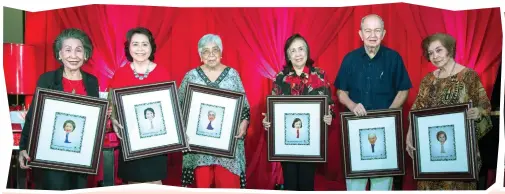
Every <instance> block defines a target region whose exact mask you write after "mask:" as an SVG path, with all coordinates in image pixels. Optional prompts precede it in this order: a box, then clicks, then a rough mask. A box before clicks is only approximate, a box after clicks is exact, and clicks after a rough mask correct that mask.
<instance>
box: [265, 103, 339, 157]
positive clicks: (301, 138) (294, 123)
mask: <svg viewBox="0 0 505 194" xmlns="http://www.w3.org/2000/svg"><path fill="white" fill-rule="evenodd" d="M267 110H268V121H270V122H271V127H270V129H269V130H268V161H288V162H312V163H324V162H326V161H327V149H328V147H327V144H328V126H327V125H326V123H324V121H323V117H324V115H326V114H328V111H329V110H328V96H323V95H300V96H287V95H286V96H284V95H270V96H268V97H267ZM293 129H296V132H295V130H293ZM314 153H315V154H314Z"/></svg>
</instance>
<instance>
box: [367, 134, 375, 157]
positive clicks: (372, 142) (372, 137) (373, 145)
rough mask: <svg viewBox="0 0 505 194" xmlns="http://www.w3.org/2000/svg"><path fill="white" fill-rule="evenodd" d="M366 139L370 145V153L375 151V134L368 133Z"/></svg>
mask: <svg viewBox="0 0 505 194" xmlns="http://www.w3.org/2000/svg"><path fill="white" fill-rule="evenodd" d="M368 141H369V142H370V146H371V147H372V153H375V149H374V147H375V142H376V141H377V135H375V133H369V134H368Z"/></svg>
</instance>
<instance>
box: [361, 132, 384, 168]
mask: <svg viewBox="0 0 505 194" xmlns="http://www.w3.org/2000/svg"><path fill="white" fill-rule="evenodd" d="M385 132H386V130H385V128H384V127H378V128H366V129H360V130H359V139H360V142H359V143H360V151H361V152H360V156H361V160H377V159H386V158H387V150H386V134H385Z"/></svg>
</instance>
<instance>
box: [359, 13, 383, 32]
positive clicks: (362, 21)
mask: <svg viewBox="0 0 505 194" xmlns="http://www.w3.org/2000/svg"><path fill="white" fill-rule="evenodd" d="M368 17H377V18H378V19H379V20H380V22H381V26H382V29H384V20H382V18H381V17H380V16H379V15H377V14H369V15H366V16H365V17H362V18H361V24H360V26H359V28H360V29H361V30H363V23H365V19H367V18H368Z"/></svg>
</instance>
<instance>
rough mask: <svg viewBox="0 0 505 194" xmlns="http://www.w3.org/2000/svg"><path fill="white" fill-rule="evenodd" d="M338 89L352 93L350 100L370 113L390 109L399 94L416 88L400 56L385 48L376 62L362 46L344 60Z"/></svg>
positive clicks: (337, 81) (376, 58) (381, 48)
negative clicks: (413, 87) (413, 86)
mask: <svg viewBox="0 0 505 194" xmlns="http://www.w3.org/2000/svg"><path fill="white" fill-rule="evenodd" d="M334 86H335V88H337V89H339V90H342V91H347V92H349V98H350V99H351V100H352V101H353V102H355V103H361V104H363V106H364V107H365V109H366V110H376V109H388V108H389V107H390V106H391V104H392V103H393V101H394V99H395V97H396V94H397V93H398V92H399V91H402V90H408V89H410V88H412V83H411V82H410V78H409V75H408V72H407V70H406V68H405V65H404V63H403V60H402V57H401V56H400V54H399V53H398V52H396V51H394V50H392V49H390V48H387V47H385V46H383V45H381V46H380V48H379V51H378V52H377V54H376V55H375V57H373V58H372V59H371V58H370V57H369V56H368V55H367V53H366V52H365V48H364V47H363V46H362V47H360V48H358V49H356V50H354V51H352V52H350V53H349V54H347V55H346V56H345V57H344V60H343V61H342V65H341V66H340V70H339V72H338V74H337V78H336V79H335V83H334Z"/></svg>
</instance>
